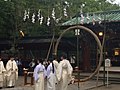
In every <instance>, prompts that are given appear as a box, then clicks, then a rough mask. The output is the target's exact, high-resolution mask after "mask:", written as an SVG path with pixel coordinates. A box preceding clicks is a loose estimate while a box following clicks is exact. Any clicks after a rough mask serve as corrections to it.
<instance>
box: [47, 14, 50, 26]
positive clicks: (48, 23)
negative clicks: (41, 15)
mask: <svg viewBox="0 0 120 90" xmlns="http://www.w3.org/2000/svg"><path fill="white" fill-rule="evenodd" d="M49 25H50V17H49V16H48V18H47V26H49Z"/></svg>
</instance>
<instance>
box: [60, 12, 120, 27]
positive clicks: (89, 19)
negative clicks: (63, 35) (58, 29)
mask: <svg viewBox="0 0 120 90" xmlns="http://www.w3.org/2000/svg"><path fill="white" fill-rule="evenodd" d="M104 20H105V21H107V22H118V21H120V10H116V11H108V12H95V13H83V14H80V15H78V17H74V18H72V19H71V20H68V21H66V22H64V23H62V25H63V26H64V25H76V24H90V23H93V24H94V23H102V22H103V21H104Z"/></svg>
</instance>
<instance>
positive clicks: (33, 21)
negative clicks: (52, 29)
mask: <svg viewBox="0 0 120 90" xmlns="http://www.w3.org/2000/svg"><path fill="white" fill-rule="evenodd" d="M32 23H35V14H34V13H33V15H32Z"/></svg>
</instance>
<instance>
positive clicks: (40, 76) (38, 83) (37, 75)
mask: <svg viewBox="0 0 120 90" xmlns="http://www.w3.org/2000/svg"><path fill="white" fill-rule="evenodd" d="M33 77H34V80H35V90H44V78H45V77H46V70H45V67H44V65H42V64H41V63H40V64H38V65H37V66H36V67H35V69H34V74H33Z"/></svg>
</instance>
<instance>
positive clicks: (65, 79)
mask: <svg viewBox="0 0 120 90" xmlns="http://www.w3.org/2000/svg"><path fill="white" fill-rule="evenodd" d="M66 58H67V56H66V55H65V54H63V55H62V56H61V61H60V62H59V63H58V62H57V60H49V61H48V62H47V68H45V66H46V65H44V64H45V63H44V64H43V62H42V60H38V61H37V63H38V65H37V66H36V67H35V69H34V75H33V77H34V80H35V90H44V84H45V83H44V80H45V79H47V90H58V87H60V88H59V90H67V87H68V84H69V83H70V81H71V80H72V71H73V68H72V66H71V64H70V62H69V61H68V60H67V59H66Z"/></svg>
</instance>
